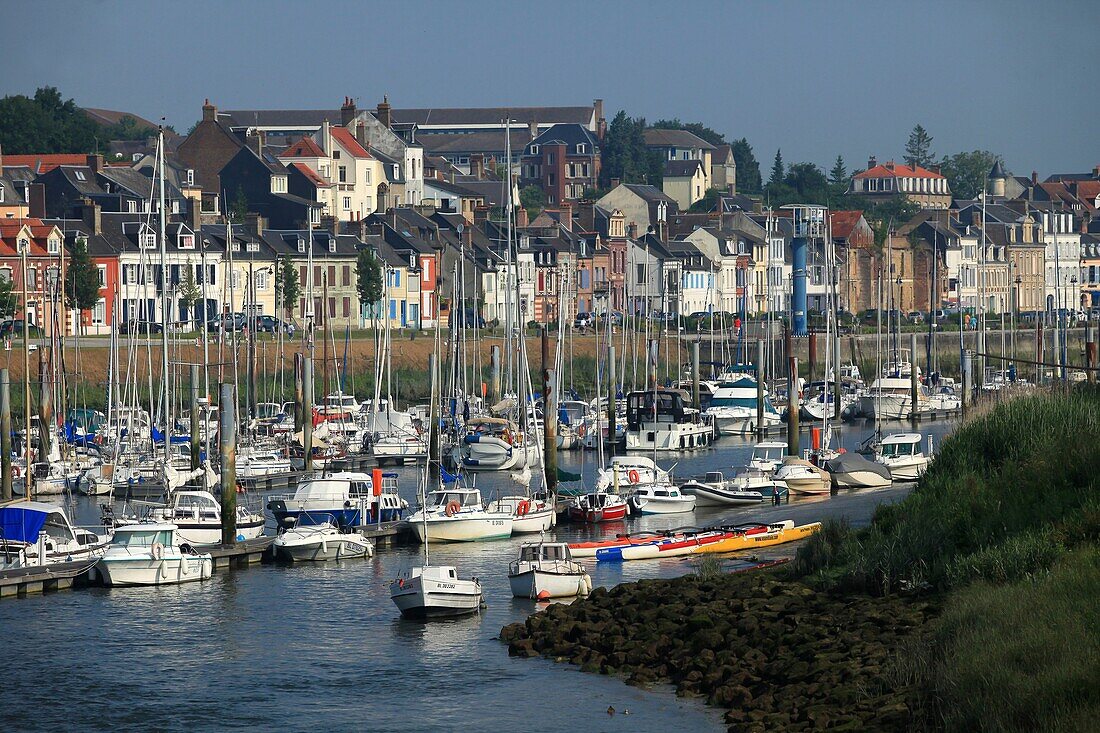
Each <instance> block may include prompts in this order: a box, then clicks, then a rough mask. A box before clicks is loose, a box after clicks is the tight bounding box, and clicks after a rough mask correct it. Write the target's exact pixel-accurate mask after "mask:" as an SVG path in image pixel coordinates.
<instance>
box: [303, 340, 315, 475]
mask: <svg viewBox="0 0 1100 733" xmlns="http://www.w3.org/2000/svg"><path fill="white" fill-rule="evenodd" d="M302 449H303V450H304V451H305V459H304V461H305V462H304V464H303V466H302V468H303V470H306V471H312V470H313V357H312V356H307V357H306V358H305V359H303V360H302Z"/></svg>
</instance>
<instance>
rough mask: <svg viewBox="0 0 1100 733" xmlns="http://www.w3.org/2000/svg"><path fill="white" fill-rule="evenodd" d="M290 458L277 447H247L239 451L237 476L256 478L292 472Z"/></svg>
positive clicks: (292, 467)
mask: <svg viewBox="0 0 1100 733" xmlns="http://www.w3.org/2000/svg"><path fill="white" fill-rule="evenodd" d="M293 470H294V466H293V465H292V464H291V462H290V459H289V458H287V457H286V456H284V455H283V454H282V452H281V451H279V450H277V449H251V448H249V449H245V448H242V449H240V450H239V451H238V452H237V478H242V479H254V478H267V477H269V476H282V475H286V474H289V473H291V472H292V471H293Z"/></svg>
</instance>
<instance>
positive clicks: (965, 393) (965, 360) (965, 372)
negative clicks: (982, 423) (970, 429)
mask: <svg viewBox="0 0 1100 733" xmlns="http://www.w3.org/2000/svg"><path fill="white" fill-rule="evenodd" d="M971 353H972V352H970V351H968V350H964V351H963V352H962V365H961V367H960V368H961V370H962V414H963V415H966V410H967V408H968V407H969V406H970V402H971V399H970V367H971V364H970V354H971Z"/></svg>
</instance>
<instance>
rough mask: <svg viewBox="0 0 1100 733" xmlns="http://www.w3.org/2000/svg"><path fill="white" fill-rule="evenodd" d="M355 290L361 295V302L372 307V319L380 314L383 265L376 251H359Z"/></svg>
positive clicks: (356, 262)
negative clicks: (377, 305)
mask: <svg viewBox="0 0 1100 733" xmlns="http://www.w3.org/2000/svg"><path fill="white" fill-rule="evenodd" d="M355 277H356V282H355V289H356V291H357V292H358V293H359V302H360V303H364V304H366V305H369V306H370V310H371V317H372V318H373V317H375V314H377V312H378V308H376V307H375V306H376V304H377V303H378V302H379V301H381V300H382V295H383V285H384V283H383V281H382V265H381V263H380V262H379V261H378V256H377V255H376V253H375V252H374V250H371V249H367V248H366V247H364V248H363V249H361V250H359V258H358V259H357V260H356V261H355Z"/></svg>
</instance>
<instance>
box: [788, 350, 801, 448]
mask: <svg viewBox="0 0 1100 733" xmlns="http://www.w3.org/2000/svg"><path fill="white" fill-rule="evenodd" d="M798 409H799V406H798V357H797V356H791V357H788V358H787V455H789V456H797V455H798Z"/></svg>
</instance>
